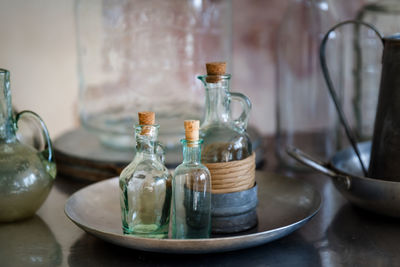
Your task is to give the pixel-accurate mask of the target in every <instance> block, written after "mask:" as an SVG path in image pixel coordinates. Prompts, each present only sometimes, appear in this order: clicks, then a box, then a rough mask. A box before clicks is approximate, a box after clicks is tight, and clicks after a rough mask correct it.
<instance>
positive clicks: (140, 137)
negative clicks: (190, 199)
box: [119, 112, 172, 238]
mask: <svg viewBox="0 0 400 267" xmlns="http://www.w3.org/2000/svg"><path fill="white" fill-rule="evenodd" d="M142 116H150V120H147V121H146V119H145V118H141V117H142ZM139 123H140V124H139V125H136V126H135V134H136V150H137V152H136V154H135V157H134V159H133V161H132V162H131V163H130V164H129V165H128V166H127V167H126V168H125V169H124V170H123V171H122V172H121V175H120V180H119V185H120V190H121V194H120V201H121V213H122V228H123V232H124V233H125V234H132V235H136V236H143V237H154V238H164V237H167V235H168V223H169V216H170V205H171V191H172V189H171V175H170V174H169V172H168V169H167V168H166V167H165V166H164V163H163V159H162V157H160V153H159V150H160V149H161V148H160V144H159V143H158V142H157V136H158V129H159V125H158V124H154V113H153V112H140V113H139ZM161 150H162V149H161ZM162 152H163V151H162Z"/></svg>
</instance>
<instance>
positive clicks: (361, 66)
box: [353, 0, 400, 141]
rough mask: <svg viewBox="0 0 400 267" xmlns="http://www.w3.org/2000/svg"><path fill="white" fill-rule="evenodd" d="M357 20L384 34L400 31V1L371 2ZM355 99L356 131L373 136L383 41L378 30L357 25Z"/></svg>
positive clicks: (365, 136)
mask: <svg viewBox="0 0 400 267" xmlns="http://www.w3.org/2000/svg"><path fill="white" fill-rule="evenodd" d="M357 20H360V21H363V22H368V23H370V24H372V25H374V26H375V27H376V28H377V29H378V30H379V32H380V33H381V34H382V35H383V36H389V35H393V34H395V33H400V2H399V1H397V0H382V1H379V2H377V3H370V4H367V5H365V6H363V8H362V9H361V10H360V11H359V12H358V14H357ZM355 36H356V38H355V39H354V54H355V61H354V71H353V73H354V80H353V82H354V100H353V103H354V104H353V112H354V117H355V122H356V133H357V136H358V138H359V140H360V141H363V140H370V139H371V138H372V135H373V131H374V121H375V114H376V109H377V104H378V94H379V83H380V80H381V62H382V41H381V40H380V39H379V38H377V36H376V34H375V32H374V31H373V30H371V29H369V28H367V27H363V26H361V25H356V26H355Z"/></svg>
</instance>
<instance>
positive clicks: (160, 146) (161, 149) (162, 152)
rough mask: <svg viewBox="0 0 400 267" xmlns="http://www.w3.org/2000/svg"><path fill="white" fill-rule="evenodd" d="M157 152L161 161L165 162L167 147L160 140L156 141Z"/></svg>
mask: <svg viewBox="0 0 400 267" xmlns="http://www.w3.org/2000/svg"><path fill="white" fill-rule="evenodd" d="M155 152H156V154H157V156H158V157H159V158H160V161H161V162H162V163H163V164H165V147H164V145H163V144H161V143H160V142H157V143H156V151H155Z"/></svg>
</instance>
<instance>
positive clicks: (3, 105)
mask: <svg viewBox="0 0 400 267" xmlns="http://www.w3.org/2000/svg"><path fill="white" fill-rule="evenodd" d="M12 115H13V114H12V105H11V92H10V72H8V71H7V70H4V69H0V140H2V141H6V142H12V141H14V140H15V139H16V136H15V130H14V125H13V116H12Z"/></svg>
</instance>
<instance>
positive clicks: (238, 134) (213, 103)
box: [198, 74, 253, 163]
mask: <svg viewBox="0 0 400 267" xmlns="http://www.w3.org/2000/svg"><path fill="white" fill-rule="evenodd" d="M198 79H200V80H201V81H202V82H203V84H204V86H205V89H206V113H205V117H204V121H203V123H202V125H201V127H200V136H201V138H202V139H203V140H204V145H203V147H204V148H203V150H202V153H201V160H202V162H203V163H217V162H228V161H233V160H241V159H244V158H247V157H248V156H250V155H251V154H252V153H253V152H252V145H251V141H250V138H249V136H248V134H247V132H246V128H247V121H248V116H249V112H250V110H251V102H250V100H249V98H248V97H247V96H245V95H243V94H241V93H233V92H230V85H229V82H230V79H231V75H230V74H224V75H203V76H198ZM232 100H234V101H238V102H240V104H241V106H242V108H243V112H242V113H241V115H240V116H239V118H238V119H233V118H232V116H231V106H230V103H231V101H232Z"/></svg>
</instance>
